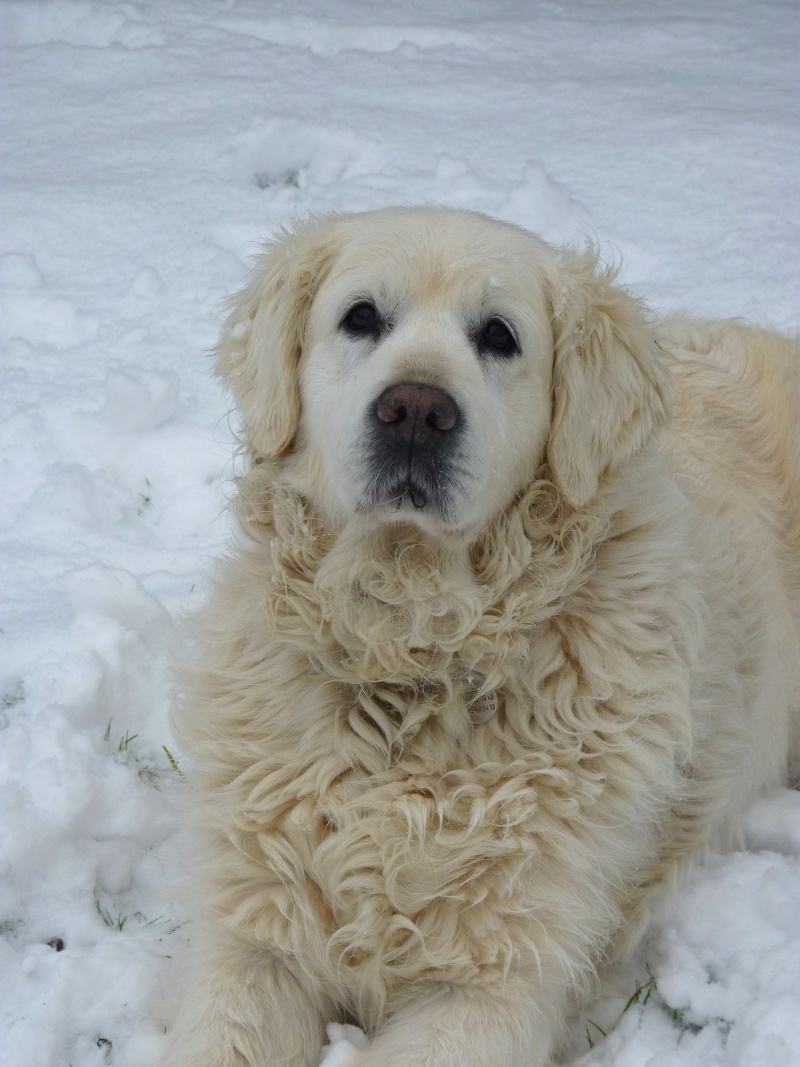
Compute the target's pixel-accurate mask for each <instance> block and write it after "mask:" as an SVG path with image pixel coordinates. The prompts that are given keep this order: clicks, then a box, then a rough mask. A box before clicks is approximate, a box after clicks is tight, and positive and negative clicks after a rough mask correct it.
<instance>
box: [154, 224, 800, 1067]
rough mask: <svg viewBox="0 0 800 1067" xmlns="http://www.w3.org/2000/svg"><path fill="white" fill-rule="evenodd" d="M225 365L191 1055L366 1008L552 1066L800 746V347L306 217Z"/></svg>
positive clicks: (419, 1036)
mask: <svg viewBox="0 0 800 1067" xmlns="http://www.w3.org/2000/svg"><path fill="white" fill-rule="evenodd" d="M217 371H218V373H219V375H220V376H221V377H222V379H223V380H224V382H225V383H226V384H227V386H228V387H229V389H230V391H231V393H232V395H233V398H234V400H235V403H236V405H237V407H238V410H239V413H240V418H241V427H242V431H241V432H242V446H243V451H244V453H245V459H246V464H245V465H246V470H245V473H244V474H243V476H242V477H241V479H240V480H239V483H238V491H237V494H236V500H235V504H234V508H235V512H236V516H237V518H238V523H239V529H240V536H239V539H238V542H237V543H236V545H235V546H234V548H233V549H232V554H231V556H230V558H228V559H227V560H226V561H224V562H223V563H222V564H221V565H220V570H219V573H218V574H217V577H216V580H215V583H214V588H213V591H212V593H211V595H210V599H209V602H208V604H207V605H206V607H205V608H204V610H203V611H202V613H201V615H200V618H199V620H198V623H197V628H198V629H197V639H196V652H195V654H194V656H193V658H192V659H191V662H190V663H189V664H188V665H187V666H186V668H185V670H184V674H183V678H182V682H181V686H180V697H179V699H178V701H177V707H176V710H175V713H174V725H175V732H176V735H177V736H178V738H179V740H180V743H181V744H182V746H183V750H184V751H185V753H186V755H187V757H188V767H187V771H186V775H187V781H188V784H187V789H188V797H189V801H188V805H187V807H188V812H189V817H190V819H191V823H192V825H193V826H194V828H195V830H196V832H197V834H198V844H197V846H196V847H197V855H198V866H197V871H196V873H195V875H194V889H195V891H196V896H197V906H196V907H197V914H196V932H195V936H194V941H195V956H194V958H193V961H192V979H191V984H190V988H189V990H188V992H187V994H186V997H185V1000H184V1002H183V1006H182V1008H181V1010H180V1012H179V1016H178V1021H177V1023H176V1024H175V1027H174V1029H173V1035H172V1039H171V1046H170V1051H169V1053H168V1058H167V1063H168V1065H169V1067H278V1065H281V1067H315V1065H316V1064H317V1063H318V1062H319V1057H320V1049H321V1047H322V1045H323V1043H324V1041H325V1024H326V1021H327V1020H334V1021H335V1020H338V1021H339V1022H340V1023H345V1022H351V1023H355V1024H358V1025H359V1026H361V1027H362V1028H363V1029H364V1031H365V1032H366V1034H367V1035H368V1038H369V1041H368V1043H367V1044H366V1045H365V1046H364V1047H358V1048H356V1047H355V1046H353V1047H352V1050H351V1052H349V1053H348V1055H349V1056H350V1058H349V1059H348V1060H347V1062H348V1063H352V1064H353V1065H354V1067H544V1065H546V1064H549V1063H551V1062H552V1059H553V1057H554V1056H555V1055H557V1052H558V1048H559V1045H560V1043H561V1042H562V1041H563V1040H564V1037H565V1033H566V1029H567V1026H568V1023H569V1020H570V1018H571V1017H572V1016H573V1015H574V1013H575V1012H576V1011H578V1010H579V1009H580V1006H581V1004H582V1003H583V1002H584V1001H585V999H586V997H587V996H588V995H589V994H590V993H591V991H592V989H593V987H594V984H595V982H596V977H597V974H598V970H599V969H600V968H601V967H603V966H605V965H606V964H608V962H609V961H610V960H612V959H613V958H615V957H616V956H617V955H618V954H619V953H621V952H623V951H626V950H627V949H628V948H629V947H630V946H631V945H632V944H634V943H635V942H636V939H637V938H638V937H640V936H641V933H642V931H643V930H644V929H645V926H646V921H647V913H648V902H649V901H651V900H652V896H653V894H654V893H655V892H657V891H658V890H659V889H660V888H662V887H666V886H668V885H670V884H672V883H673V882H674V880H675V878H676V876H677V875H678V874H679V872H680V871H681V870H682V869H684V868H685V867H686V864H687V862H688V861H689V860H690V859H691V858H692V857H696V856H697V855H699V854H702V853H703V851H704V850H706V849H709V848H725V847H729V846H731V845H733V844H735V842H736V841H737V835H738V833H739V828H740V823H741V817H742V813H743V812H744V810H745V809H746V807H747V805H748V803H749V802H750V800H751V799H752V798H753V797H754V796H755V795H756V794H757V793H759V792H760V791H761V790H764V789H768V788H770V787H774V786H776V785H778V784H779V783H781V782H783V781H785V780H786V777H787V774H788V773H789V772H790V771H791V768H793V767H795V768H796V767H797V765H798V756H800V345H799V344H798V341H797V340H791V339H789V338H786V337H781V336H779V335H777V334H774V333H771V332H767V331H762V330H759V329H755V328H751V327H748V326H745V325H742V324H739V323H737V322H721V323H708V322H692V321H688V320H681V319H675V320H669V319H657V318H656V317H655V316H654V315H653V314H651V313H649V312H648V311H647V310H646V309H645V308H644V307H643V306H642V304H641V302H639V301H637V300H636V299H634V297H632V296H631V295H629V294H628V293H627V292H626V291H625V290H624V289H623V288H621V287H619V286H618V285H617V284H615V274H614V271H613V270H611V269H608V268H605V267H603V266H601V265H600V264H599V263H598V257H597V254H596V253H595V252H594V251H592V250H591V249H588V250H584V251H578V250H569V249H566V250H556V249H554V248H552V247H550V246H548V245H547V244H545V243H543V242H542V241H540V240H538V239H537V238H536V237H534V236H532V235H531V234H529V233H527V232H525V231H524V230H522V229H519V228H517V227H515V226H513V225H510V224H506V223H501V222H498V221H495V220H492V219H489V218H486V217H483V216H480V215H477V214H473V213H470V212H466V211H455V210H454V211H451V210H444V209H434V208H396V209H385V210H380V211H375V212H366V213H363V214H356V215H351V216H335V215H334V216H330V217H324V218H319V219H315V220H312V221H310V222H308V223H306V224H304V225H300V226H298V227H297V228H296V229H295V231H294V232H289V233H284V234H283V235H282V236H280V238H279V239H277V240H275V241H274V242H273V243H272V245H271V246H269V247H268V248H267V250H266V252H265V254H264V255H263V257H262V258H261V259H260V260H259V262H258V264H257V268H256V270H255V273H254V275H253V277H252V280H251V281H250V283H249V285H248V286H247V288H246V289H245V290H244V291H243V292H242V293H241V294H240V295H239V296H238V297H237V298H236V299H235V302H234V304H233V309H232V312H231V314H230V317H229V319H228V321H227V324H226V326H225V328H224V331H223V335H222V339H221V341H220V344H219V347H218V353H217ZM338 1051H339V1050H337V1055H338ZM337 1062H339V1061H338V1060H337ZM342 1062H344V1060H342Z"/></svg>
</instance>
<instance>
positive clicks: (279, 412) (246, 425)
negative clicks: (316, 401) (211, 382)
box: [216, 217, 338, 456]
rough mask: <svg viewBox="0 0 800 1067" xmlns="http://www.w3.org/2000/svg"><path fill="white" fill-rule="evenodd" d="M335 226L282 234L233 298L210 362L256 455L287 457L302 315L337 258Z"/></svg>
mask: <svg viewBox="0 0 800 1067" xmlns="http://www.w3.org/2000/svg"><path fill="white" fill-rule="evenodd" d="M333 233H334V218H333V217H331V218H327V219H324V220H322V221H317V222H312V223H307V224H306V225H305V226H302V227H301V228H299V229H298V230H297V231H296V232H295V233H284V234H283V235H282V236H281V237H280V238H278V239H277V240H275V241H274V242H273V243H272V244H270V245H268V246H267V248H266V251H265V252H264V253H263V254H262V255H261V256H259V258H258V260H257V261H256V269H255V272H254V275H253V278H252V280H251V281H250V284H249V285H248V286H247V287H246V288H245V289H243V290H242V292H241V293H239V294H238V295H237V296H235V297H234V298H233V301H232V305H233V310H232V311H231V313H230V315H229V317H228V320H227V322H226V323H225V326H224V328H223V331H222V336H221V338H220V341H219V344H218V345H217V349H216V354H217V361H216V373H217V375H218V376H219V377H221V378H223V379H224V380H225V381H226V383H227V384H228V386H229V388H230V390H231V392H232V393H233V398H234V400H235V401H236V405H237V407H238V408H239V412H240V414H241V418H242V428H243V430H244V435H245V438H246V439H247V441H248V443H249V444H250V445H251V446H252V448H253V449H254V450H255V451H258V452H261V453H262V454H263V455H265V456H279V455H281V454H283V453H285V452H287V451H288V450H289V448H290V447H291V445H292V441H293V439H294V435H295V432H296V430H297V423H298V419H299V417H300V390H299V387H298V381H297V372H298V365H299V362H300V355H301V352H302V347H303V338H304V335H305V329H306V322H307V319H308V313H309V311H310V309H311V304H312V302H313V300H314V297H315V295H316V293H317V290H318V289H319V286H320V285H321V284H322V281H323V279H324V277H325V275H326V274H327V273H328V270H329V269H330V266H331V264H332V262H333V259H334V257H335V255H336V252H337V251H338V244H336V243H335V241H334V237H333Z"/></svg>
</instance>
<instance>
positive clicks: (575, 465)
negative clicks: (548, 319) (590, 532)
mask: <svg viewBox="0 0 800 1067" xmlns="http://www.w3.org/2000/svg"><path fill="white" fill-rule="evenodd" d="M596 268H597V256H596V254H594V253H591V254H586V255H584V256H574V257H570V258H566V257H564V259H562V260H561V265H560V268H559V279H558V283H557V285H558V291H557V292H556V293H554V294H553V298H554V299H553V320H554V327H553V332H554V364H553V385H552V390H553V395H552V424H551V427H550V437H549V441H548V446H547V459H548V463H549V466H550V470H551V472H552V474H553V478H554V481H555V483H556V485H557V486H558V487H559V488H560V489H561V491H562V492H563V493H564V495H565V497H566V498H567V500H569V501H570V503H571V504H572V505H573V506H575V507H582V506H583V505H585V504H587V503H588V502H589V501H590V500H591V499H592V497H593V496H594V495H595V493H596V492H597V488H598V484H599V481H600V478H601V477H602V475H603V472H604V471H607V470H608V471H610V470H614V469H615V468H617V467H619V466H620V465H621V464H623V463H625V462H626V461H627V460H628V459H630V458H631V456H633V455H634V453H635V452H636V451H637V450H638V449H640V448H641V447H642V446H643V445H644V444H645V443H646V442H647V441H648V440H649V439H650V438H651V437H652V436H653V434H655V433H656V432H657V430H658V429H659V428H660V427H662V426H663V425H665V423H666V422H667V420H668V418H669V410H670V409H669V392H670V378H669V374H668V372H667V370H666V367H665V365H664V362H663V352H662V351H661V349H660V348H659V346H658V344H657V341H656V337H655V333H654V331H653V329H652V328H651V326H650V325H649V324H648V322H647V320H646V318H645V316H644V313H643V310H642V307H641V305H640V303H639V302H638V301H636V300H634V299H633V297H631V296H629V295H628V294H627V293H626V292H625V291H624V290H622V289H620V288H618V287H616V286H614V285H613V284H612V283H613V281H614V277H615V275H616V271H615V270H613V269H608V268H607V269H605V270H601V271H599V272H598V271H597V269H596Z"/></svg>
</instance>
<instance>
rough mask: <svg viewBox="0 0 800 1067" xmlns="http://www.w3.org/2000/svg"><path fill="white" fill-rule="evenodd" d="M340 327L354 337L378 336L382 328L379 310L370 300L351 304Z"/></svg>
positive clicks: (382, 323) (382, 322)
mask: <svg viewBox="0 0 800 1067" xmlns="http://www.w3.org/2000/svg"><path fill="white" fill-rule="evenodd" d="M341 325H342V328H343V329H345V330H347V332H348V333H349V334H352V336H354V337H364V336H365V335H366V336H368V337H375V338H377V337H379V336H380V334H381V333H382V332H383V329H384V325H385V324H384V321H383V319H382V318H381V315H380V312H379V311H378V309H377V308H376V307H375V305H374V304H373V303H372V302H371V301H370V300H359V302H358V303H357V304H353V306H352V307H351V308H350V310H349V311H348V312H347V314H346V315H345V317H344V318H343V319H342V322H341Z"/></svg>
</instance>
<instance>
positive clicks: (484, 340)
mask: <svg viewBox="0 0 800 1067" xmlns="http://www.w3.org/2000/svg"><path fill="white" fill-rule="evenodd" d="M478 350H479V351H480V353H481V355H486V356H516V355H517V354H518V353H519V345H518V344H517V339H516V337H515V336H514V334H513V333H512V332H511V327H510V326H508V325H507V324H506V323H505V322H503V320H502V319H489V321H488V322H487V323H486V325H485V326H484V327H483V328H482V329H481V331H480V333H479V334H478Z"/></svg>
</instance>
